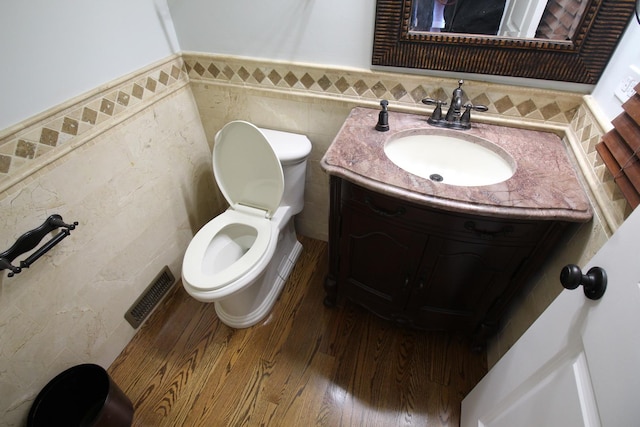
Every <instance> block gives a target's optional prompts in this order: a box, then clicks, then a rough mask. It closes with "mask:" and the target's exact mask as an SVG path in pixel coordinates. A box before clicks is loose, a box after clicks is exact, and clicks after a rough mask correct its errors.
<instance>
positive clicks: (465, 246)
mask: <svg viewBox="0 0 640 427" xmlns="http://www.w3.org/2000/svg"><path fill="white" fill-rule="evenodd" d="M529 250H530V248H523V247H513V246H499V245H488V244H486V243H482V242H477V241H460V240H454V239H441V238H436V237H431V239H430V240H429V244H428V246H427V249H426V251H425V254H424V256H423V262H422V265H421V266H420V268H419V275H418V279H417V281H418V286H416V287H415V288H414V293H413V294H412V296H411V298H410V300H409V304H408V306H407V310H410V311H413V312H414V314H415V315H416V316H417V323H419V324H420V325H421V326H423V327H426V328H429V329H457V330H466V331H468V332H473V330H474V329H475V327H476V326H477V324H478V322H479V321H481V320H482V313H484V312H486V311H487V310H488V308H489V306H490V305H491V303H492V302H493V300H494V299H495V298H496V297H497V296H498V295H500V294H501V293H502V292H503V291H504V289H505V288H506V287H507V286H508V285H509V283H510V280H511V278H512V276H513V275H514V273H515V272H516V271H517V269H518V267H519V266H520V264H521V262H522V259H523V258H524V257H526V255H527V253H528V252H529Z"/></svg>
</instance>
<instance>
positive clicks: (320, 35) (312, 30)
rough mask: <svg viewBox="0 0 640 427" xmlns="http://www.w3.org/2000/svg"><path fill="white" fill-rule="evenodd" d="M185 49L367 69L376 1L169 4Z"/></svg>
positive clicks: (188, 0) (190, 0)
mask: <svg viewBox="0 0 640 427" xmlns="http://www.w3.org/2000/svg"><path fill="white" fill-rule="evenodd" d="M168 3H169V8H170V10H171V16H172V17H173V22H174V25H175V27H176V32H177V34H178V40H179V42H180V47H181V48H182V50H184V51H194V52H208V53H219V54H228V55H237V56H246V57H253V58H265V59H275V60H283V61H295V62H308V63H314V64H322V65H338V66H343V67H357V68H364V69H367V68H369V67H370V64H371V51H372V47H373V27H374V22H375V10H376V2H375V0H348V1H345V0H269V1H264V0H233V1H229V0H168Z"/></svg>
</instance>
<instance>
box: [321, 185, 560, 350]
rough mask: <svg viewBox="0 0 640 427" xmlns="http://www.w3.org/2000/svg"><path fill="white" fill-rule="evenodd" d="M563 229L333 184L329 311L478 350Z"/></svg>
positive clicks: (556, 224) (552, 223) (552, 224)
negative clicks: (355, 311) (429, 333)
mask: <svg viewBox="0 0 640 427" xmlns="http://www.w3.org/2000/svg"><path fill="white" fill-rule="evenodd" d="M568 224H569V223H567V222H563V221H543V220H521V219H501V218H494V217H483V216H479V215H472V214H465V213H457V212H449V211H444V210H440V209H434V208H430V207H426V206H422V205H418V204H415V203H411V202H407V201H403V200H400V199H397V198H394V197H390V196H387V195H383V194H379V193H376V192H374V191H371V190H368V189H365V188H363V187H361V186H358V185H355V184H353V183H351V182H349V181H347V180H344V179H341V178H338V177H335V176H332V177H331V216H330V232H329V233H330V234H329V258H330V269H329V275H328V277H327V280H326V283H325V291H326V295H327V296H326V299H325V304H326V305H328V306H332V305H335V304H340V303H341V302H342V301H343V300H344V299H349V300H351V301H353V302H355V303H357V304H360V305H362V306H363V307H365V308H367V309H368V310H370V311H372V312H373V313H375V314H377V315H379V316H381V317H383V318H386V319H389V320H392V321H394V322H396V323H398V324H401V325H406V326H409V327H415V328H420V329H428V330H445V331H458V332H463V333H466V334H469V335H471V336H472V337H473V339H474V343H475V345H477V346H482V345H483V344H484V341H485V340H486V338H487V337H488V336H489V335H491V334H492V333H493V332H494V331H495V330H496V328H497V326H498V323H499V321H500V318H501V316H502V315H503V313H504V312H505V310H506V308H507V307H508V305H509V302H510V300H511V299H512V298H513V297H514V296H515V295H516V293H517V292H518V291H519V290H520V289H521V288H522V287H523V286H524V285H525V284H526V283H527V279H528V278H529V277H531V275H532V274H535V273H536V271H537V269H539V268H540V267H541V264H542V263H543V261H544V259H545V258H546V254H547V253H548V252H549V251H550V250H551V248H552V247H553V245H554V244H556V243H557V241H558V239H559V237H560V235H561V232H562V230H563V229H564V228H565V227H566V226H567V225H568Z"/></svg>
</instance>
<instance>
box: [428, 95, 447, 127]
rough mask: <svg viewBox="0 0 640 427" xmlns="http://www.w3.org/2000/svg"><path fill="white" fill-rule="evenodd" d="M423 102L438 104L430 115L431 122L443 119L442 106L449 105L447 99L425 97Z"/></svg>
mask: <svg viewBox="0 0 640 427" xmlns="http://www.w3.org/2000/svg"><path fill="white" fill-rule="evenodd" d="M422 103H423V104H427V105H435V106H436V108H434V110H433V113H432V114H431V117H429V123H434V122H437V121H439V120H442V106H443V105H447V101H440V100H439V99H433V98H425V99H423V100H422Z"/></svg>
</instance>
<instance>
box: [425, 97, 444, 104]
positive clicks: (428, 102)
mask: <svg viewBox="0 0 640 427" xmlns="http://www.w3.org/2000/svg"><path fill="white" fill-rule="evenodd" d="M422 103H423V104H426V105H441V106H442V105H447V101H440V100H439V99H433V98H425V99H423V100H422Z"/></svg>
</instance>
